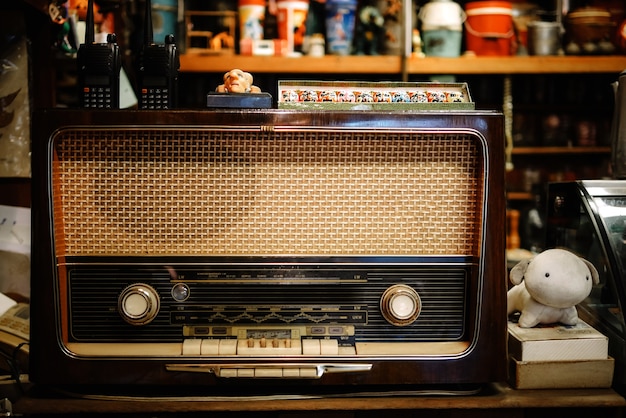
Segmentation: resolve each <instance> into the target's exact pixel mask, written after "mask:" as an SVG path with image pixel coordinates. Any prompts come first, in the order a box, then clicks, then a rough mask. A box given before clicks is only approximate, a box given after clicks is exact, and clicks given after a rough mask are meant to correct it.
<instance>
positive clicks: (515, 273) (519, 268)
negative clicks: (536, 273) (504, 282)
mask: <svg viewBox="0 0 626 418" xmlns="http://www.w3.org/2000/svg"><path fill="white" fill-rule="evenodd" d="M530 261H531V259H530V258H529V259H526V260H522V261H520V262H519V263H517V264H516V265H515V267H513V268H512V269H511V273H509V278H510V279H511V283H513V284H515V285H518V284H520V283H521V282H522V280H524V274H526V269H527V268H528V265H529V264H530ZM596 274H597V273H596Z"/></svg>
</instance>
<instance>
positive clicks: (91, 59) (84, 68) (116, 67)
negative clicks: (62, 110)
mask: <svg viewBox="0 0 626 418" xmlns="http://www.w3.org/2000/svg"><path fill="white" fill-rule="evenodd" d="M85 23H86V26H87V27H86V29H85V43H84V44H82V45H80V47H79V48H78V53H77V56H76V60H77V62H78V85H79V89H80V91H79V97H80V105H81V106H82V107H86V108H99V109H119V107H120V70H121V68H122V61H121V57H120V48H119V46H118V45H117V38H116V36H115V34H109V35H107V42H106V43H96V42H95V34H94V16H93V0H89V2H88V5H87V18H86V22H85Z"/></svg>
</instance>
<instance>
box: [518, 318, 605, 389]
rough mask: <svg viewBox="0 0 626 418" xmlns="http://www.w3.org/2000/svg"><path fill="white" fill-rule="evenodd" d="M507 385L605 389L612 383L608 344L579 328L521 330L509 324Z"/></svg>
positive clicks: (581, 323)
mask: <svg viewBox="0 0 626 418" xmlns="http://www.w3.org/2000/svg"><path fill="white" fill-rule="evenodd" d="M508 327H509V343H508V348H509V383H510V384H511V386H512V387H514V388H516V389H556V388H562V389H565V388H568V389H570V388H606V387H610V386H611V383H612V380H613V369H614V365H615V362H614V359H613V358H611V357H609V355H608V349H609V341H608V338H607V337H606V336H604V335H603V334H602V333H600V332H598V331H597V330H596V329H594V328H593V327H591V326H590V325H589V324H587V323H586V322H584V321H582V320H581V319H579V320H578V324H576V325H573V326H566V325H560V324H553V325H537V326H536V327H534V328H522V327H520V326H519V325H518V324H517V323H515V322H511V321H509V323H508Z"/></svg>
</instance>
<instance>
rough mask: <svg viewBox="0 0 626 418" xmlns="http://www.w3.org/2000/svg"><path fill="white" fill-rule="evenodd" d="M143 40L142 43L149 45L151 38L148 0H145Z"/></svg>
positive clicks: (149, 2)
mask: <svg viewBox="0 0 626 418" xmlns="http://www.w3.org/2000/svg"><path fill="white" fill-rule="evenodd" d="M144 25H145V27H144V29H143V42H144V45H151V44H152V42H153V39H152V4H151V1H150V0H146V17H145V19H144Z"/></svg>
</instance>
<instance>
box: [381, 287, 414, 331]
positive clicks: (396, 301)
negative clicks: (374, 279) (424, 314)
mask: <svg viewBox="0 0 626 418" xmlns="http://www.w3.org/2000/svg"><path fill="white" fill-rule="evenodd" d="M421 310H422V301H421V299H420V296H419V294H418V293H417V292H416V291H415V290H414V289H413V288H412V287H409V286H406V285H403V284H397V285H393V286H391V287H390V288H388V289H387V290H385V292H384V293H383V295H382V297H381V298H380V312H381V313H382V314H383V317H384V318H385V319H386V320H387V322H389V323H390V324H391V325H396V326H400V327H401V326H405V325H410V324H412V323H413V322H414V321H415V320H416V319H417V317H418V316H419V315H420V312H421Z"/></svg>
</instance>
